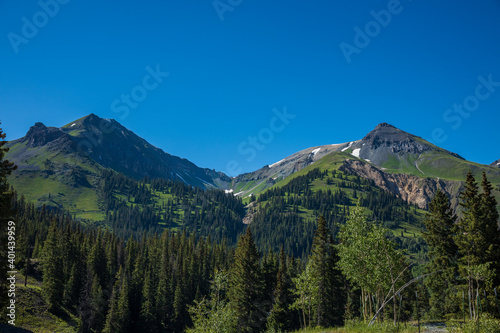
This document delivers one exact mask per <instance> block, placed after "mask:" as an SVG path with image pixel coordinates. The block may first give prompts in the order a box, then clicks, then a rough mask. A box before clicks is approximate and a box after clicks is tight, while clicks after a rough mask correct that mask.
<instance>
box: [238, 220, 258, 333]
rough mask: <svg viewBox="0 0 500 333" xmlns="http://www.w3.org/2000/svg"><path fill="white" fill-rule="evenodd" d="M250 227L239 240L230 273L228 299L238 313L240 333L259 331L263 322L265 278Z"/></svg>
mask: <svg viewBox="0 0 500 333" xmlns="http://www.w3.org/2000/svg"><path fill="white" fill-rule="evenodd" d="M259 258H260V254H259V251H257V247H256V246H255V242H254V240H253V236H252V232H251V231H250V228H247V230H246V233H245V235H243V236H241V238H240V240H239V241H238V245H237V248H236V252H235V254H234V263H233V265H232V267H231V272H230V289H229V299H230V301H231V305H232V306H233V308H234V309H235V310H236V313H237V316H238V331H239V332H260V331H261V330H262V329H263V328H264V325H265V322H266V309H265V308H266V305H267V304H265V302H264V301H263V300H264V297H263V290H264V279H263V277H262V272H261V270H260V264H259Z"/></svg>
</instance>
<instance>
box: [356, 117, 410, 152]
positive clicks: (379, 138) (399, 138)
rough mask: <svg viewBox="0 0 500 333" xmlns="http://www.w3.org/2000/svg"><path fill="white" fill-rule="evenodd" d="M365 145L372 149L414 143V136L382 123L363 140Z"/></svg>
mask: <svg viewBox="0 0 500 333" xmlns="http://www.w3.org/2000/svg"><path fill="white" fill-rule="evenodd" d="M362 141H363V143H364V144H365V145H369V146H370V147H372V148H377V147H379V146H381V145H386V146H391V145H393V144H395V143H401V142H407V143H410V142H413V141H414V137H413V135H411V134H409V133H406V132H404V131H402V130H400V129H399V128H396V127H394V126H393V125H391V124H388V123H380V124H378V125H377V127H375V128H374V129H373V130H372V131H371V132H370V133H368V134H367V135H366V136H365V137H364V138H363V140H362Z"/></svg>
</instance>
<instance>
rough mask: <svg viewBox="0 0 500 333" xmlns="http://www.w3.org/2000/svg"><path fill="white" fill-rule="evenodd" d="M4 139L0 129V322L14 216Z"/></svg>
mask: <svg viewBox="0 0 500 333" xmlns="http://www.w3.org/2000/svg"><path fill="white" fill-rule="evenodd" d="M0 124H1V123H0ZM4 139H5V133H3V131H2V129H1V128H0V317H1V319H0V322H2V321H5V319H6V318H7V317H6V315H5V310H6V308H7V301H8V297H7V272H8V271H9V270H11V269H8V251H7V245H8V241H7V226H8V222H9V221H10V220H11V219H13V216H14V211H13V209H12V205H11V203H12V193H11V192H10V190H9V184H8V183H7V176H8V175H10V174H11V173H12V171H14V170H15V169H16V168H17V166H15V165H14V163H11V162H9V161H8V160H5V159H4V156H5V153H6V152H7V151H8V150H9V148H7V147H4V146H5V144H6V143H7V141H5V140H4Z"/></svg>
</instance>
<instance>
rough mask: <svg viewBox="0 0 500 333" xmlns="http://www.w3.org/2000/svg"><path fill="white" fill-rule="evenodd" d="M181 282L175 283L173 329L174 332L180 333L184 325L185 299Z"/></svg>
mask: <svg viewBox="0 0 500 333" xmlns="http://www.w3.org/2000/svg"><path fill="white" fill-rule="evenodd" d="M181 284H182V283H181V282H180V281H178V282H177V286H176V287H175V293H174V303H173V308H174V328H175V331H176V332H180V331H182V329H183V328H184V325H185V324H186V322H185V320H186V314H185V312H186V299H185V296H184V293H183V290H182V287H181Z"/></svg>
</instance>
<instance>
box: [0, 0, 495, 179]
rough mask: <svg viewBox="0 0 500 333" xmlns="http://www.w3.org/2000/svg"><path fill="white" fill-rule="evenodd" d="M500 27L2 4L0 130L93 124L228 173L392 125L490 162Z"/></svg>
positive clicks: (412, 11)
mask: <svg viewBox="0 0 500 333" xmlns="http://www.w3.org/2000/svg"><path fill="white" fill-rule="evenodd" d="M55 4H56V5H55ZM214 4H215V5H214ZM498 17H500V1H498V0H482V1H463V0H454V1H451V0H448V1H431V0H413V1H410V0H401V1H396V0H390V1H386V0H384V1H379V0H374V1H370V2H362V1H353V0H338V1H319V0H311V1H307V2H306V1H284V0H276V1H272V2H270V1H262V0H254V1H249V0H217V1H215V2H214V1H213V0H196V1H193V0H162V1H160V0H144V1H129V0H122V1H105V2H101V1H91V0H88V1H77V0H71V1H69V0H59V2H56V0H42V1H31V0H30V1H28V0H26V1H15V0H3V1H2V0H0V120H1V121H2V125H1V126H2V128H3V129H4V131H5V132H6V133H7V135H8V137H7V139H15V138H18V137H21V136H23V135H24V134H25V133H26V132H27V131H28V129H29V127H30V126H31V125H33V124H34V123H35V122H36V121H41V122H43V123H44V124H46V125H48V126H49V125H50V126H62V125H65V124H67V123H69V122H71V121H72V120H75V119H78V118H80V117H82V116H84V115H87V114H89V113H95V114H97V115H99V116H101V117H104V118H114V119H116V120H118V121H119V122H121V123H122V124H123V125H124V126H126V127H127V128H129V129H131V130H132V131H134V132H135V133H136V134H138V135H139V136H141V137H143V138H145V139H146V140H148V141H149V142H151V143H152V144H154V145H156V146H158V147H160V148H162V149H163V150H165V151H166V152H168V153H170V154H173V155H177V156H181V157H184V158H187V159H189V160H191V161H193V162H194V163H196V164H198V165H199V166H202V167H209V168H214V169H216V170H220V171H224V172H228V173H231V172H230V171H231V170H228V163H233V167H232V169H235V168H234V165H237V168H236V169H238V170H241V171H253V170H255V169H258V168H260V167H262V166H264V165H266V164H270V163H273V162H276V161H278V160H280V159H282V158H283V157H285V156H288V155H290V154H292V153H294V152H296V151H298V150H301V149H304V148H308V147H312V146H316V145H322V144H330V143H341V142H347V141H352V140H356V139H360V138H362V137H363V136H364V135H365V134H366V133H368V132H369V131H370V130H372V129H373V128H374V127H375V126H376V125H377V124H378V123H380V122H388V123H391V124H393V125H395V126H396V127H399V128H401V129H403V130H405V131H408V132H410V133H413V134H416V135H419V136H422V137H423V138H425V139H428V140H432V141H434V143H436V144H438V145H439V146H441V147H443V148H445V149H448V150H451V151H454V152H456V153H459V154H460V155H462V156H463V157H465V158H467V159H469V160H472V161H475V162H479V163H485V164H489V163H491V162H493V161H494V160H496V159H498V158H500V149H498V145H499V141H500V140H499V135H498V124H499V121H500V61H499V59H500V20H499V19H498ZM360 31H361V33H360ZM152 72H153V73H154V72H157V73H156V75H152V74H151V73H152ZM158 72H159V73H158ZM166 73H168V75H167V74H166ZM148 75H149V76H148ZM155 77H156V79H155ZM127 95H128V96H129V97H128V100H127ZM454 104H456V105H457V106H456V107H454ZM460 105H464V106H463V107H462V108H460ZM284 110H286V111H284ZM285 112H286V114H288V116H283V113H285ZM277 114H280V115H281V118H283V119H284V120H283V119H280V118H279V117H278V116H277ZM252 140H253V141H252ZM251 150H253V153H250V151H251Z"/></svg>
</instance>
